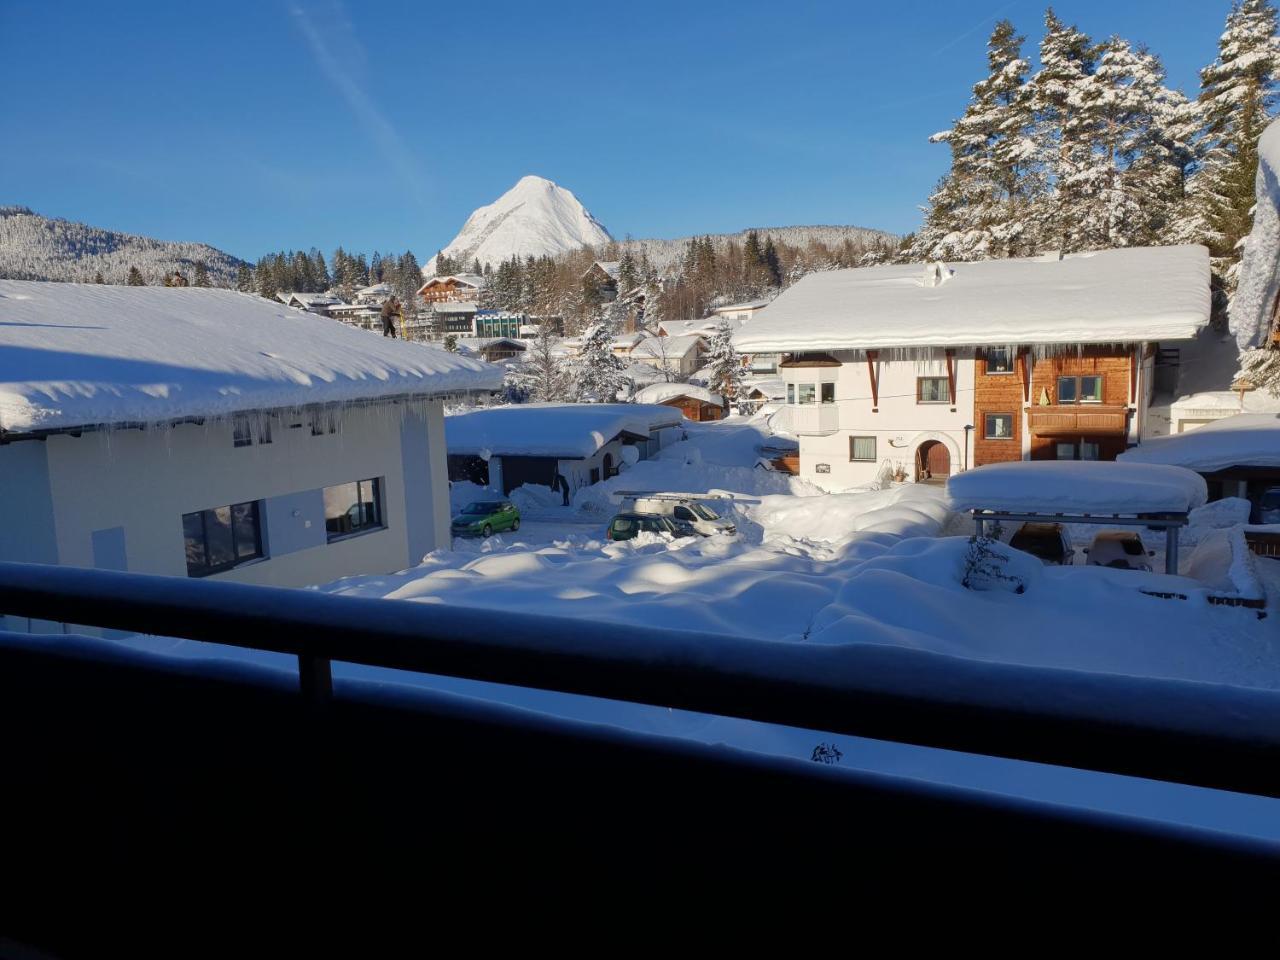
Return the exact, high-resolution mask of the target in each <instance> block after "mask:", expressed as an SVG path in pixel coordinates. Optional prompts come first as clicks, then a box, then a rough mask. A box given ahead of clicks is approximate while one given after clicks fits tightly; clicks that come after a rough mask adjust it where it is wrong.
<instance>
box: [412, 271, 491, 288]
mask: <svg viewBox="0 0 1280 960" xmlns="http://www.w3.org/2000/svg"><path fill="white" fill-rule="evenodd" d="M450 280H452V281H454V282H455V283H460V284H462V285H463V286H465V287H475V288H476V289H477V290H480V289H483V287H484V283H485V280H484V277H483V276H481V275H480V274H478V273H451V274H447V275H445V276H441V277H429V278H428V279H427V281H426V282H425V283H423V285H422V286H421V287H419V288H418V289H419V290H420V291H421V290H424V289H426V288H427V287H429V286H431V285H433V284H436V283H447V282H449V281H450Z"/></svg>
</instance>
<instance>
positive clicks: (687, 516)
mask: <svg viewBox="0 0 1280 960" xmlns="http://www.w3.org/2000/svg"><path fill="white" fill-rule="evenodd" d="M675 515H676V519H677V520H688V521H689V522H690V523H694V522H696V521H697V519H698V518H697V517H695V516H694V515H693V511H692V510H690V509H689V508H688V507H676V509H675Z"/></svg>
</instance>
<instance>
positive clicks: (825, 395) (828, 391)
mask: <svg viewBox="0 0 1280 960" xmlns="http://www.w3.org/2000/svg"><path fill="white" fill-rule="evenodd" d="M819 386H820V388H821V390H822V402H823V403H835V402H836V385H835V384H834V383H823V384H820V385H819Z"/></svg>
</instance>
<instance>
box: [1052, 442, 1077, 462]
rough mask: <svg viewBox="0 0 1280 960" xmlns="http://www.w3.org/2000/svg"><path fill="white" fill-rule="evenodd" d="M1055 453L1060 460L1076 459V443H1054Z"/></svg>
mask: <svg viewBox="0 0 1280 960" xmlns="http://www.w3.org/2000/svg"><path fill="white" fill-rule="evenodd" d="M1053 455H1054V457H1056V458H1057V459H1059V460H1074V459H1075V458H1076V445H1075V444H1074V443H1055V444H1054V445H1053Z"/></svg>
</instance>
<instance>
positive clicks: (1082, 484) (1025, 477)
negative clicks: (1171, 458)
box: [947, 460, 1207, 574]
mask: <svg viewBox="0 0 1280 960" xmlns="http://www.w3.org/2000/svg"><path fill="white" fill-rule="evenodd" d="M947 491H948V493H949V494H950V496H951V503H952V507H953V508H954V509H956V510H965V511H968V512H969V513H970V514H971V515H972V517H973V522H974V530H975V532H976V534H977V536H979V537H981V536H984V535H985V532H986V529H987V526H986V525H987V523H988V522H1000V521H1004V520H1008V521H1012V522H1019V523H1083V524H1093V525H1096V526H1103V527H1117V526H1120V527H1148V528H1151V529H1156V530H1163V531H1164V534H1165V554H1164V564H1165V573H1173V574H1176V573H1177V572H1178V530H1179V528H1181V527H1185V526H1186V525H1187V517H1188V514H1189V513H1190V512H1191V511H1192V510H1194V509H1195V508H1196V507H1199V506H1203V505H1204V503H1205V501H1206V498H1207V489H1206V486H1205V482H1204V478H1203V477H1201V476H1200V475H1199V474H1197V473H1195V472H1194V471H1192V470H1187V469H1185V468H1183V467H1173V466H1165V465H1162V464H1147V463H1112V462H1107V461H1081V460H1072V461H1054V460H1037V461H1014V462H1012V463H996V464H990V465H988V466H985V467H978V468H977V469H974V470H969V471H967V472H965V473H962V474H959V475H958V476H955V477H952V478H951V480H950V482H949V483H948V485H947Z"/></svg>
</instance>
